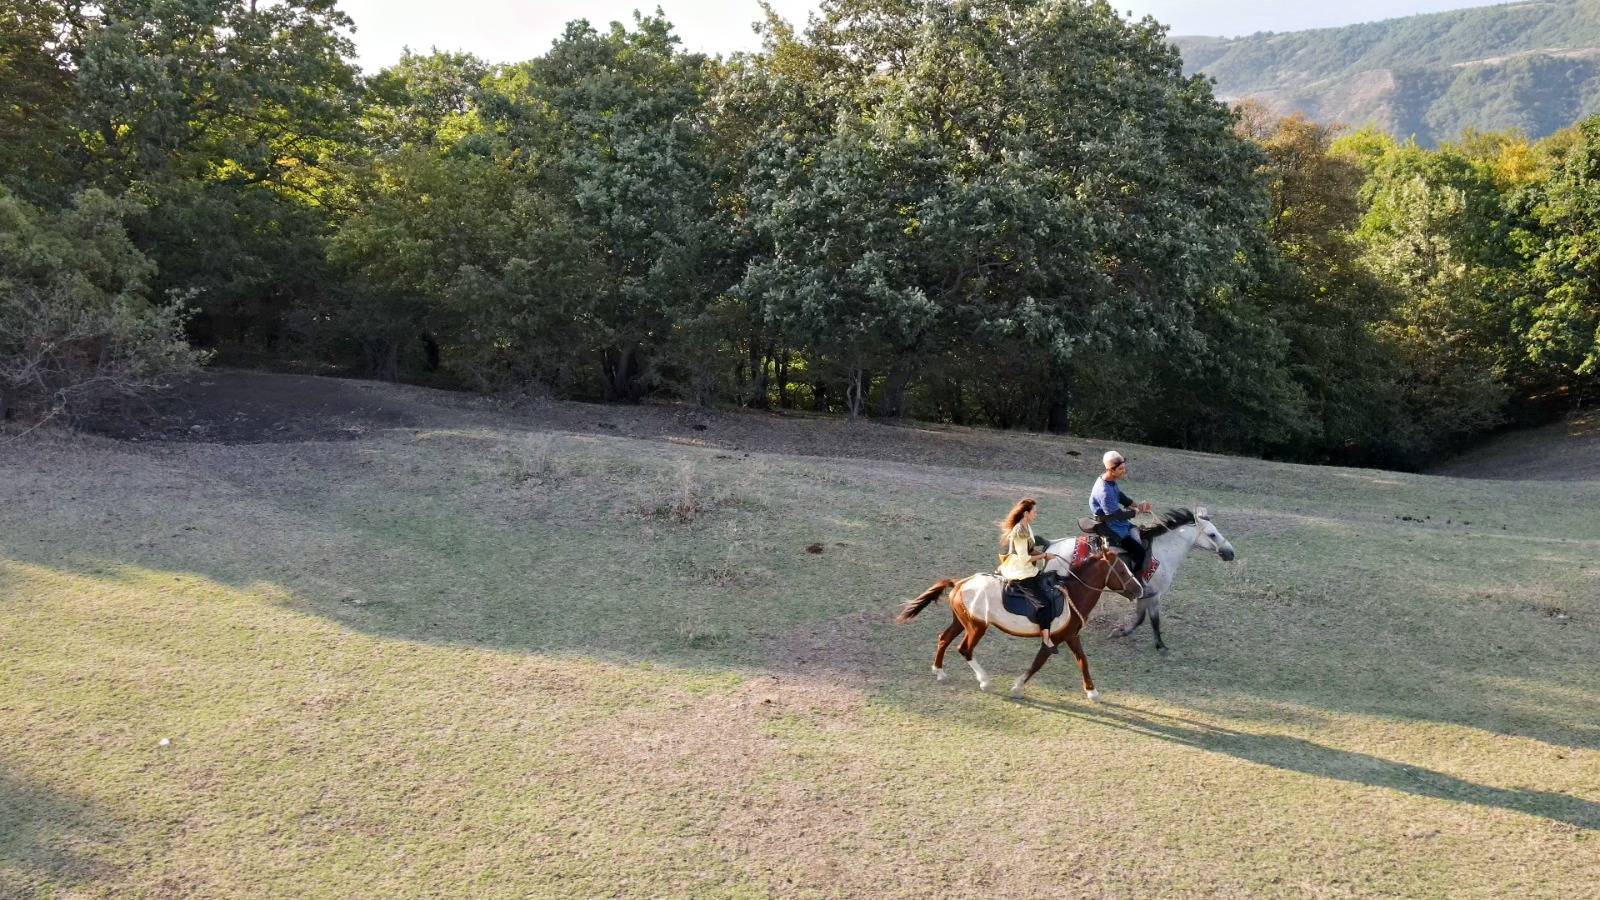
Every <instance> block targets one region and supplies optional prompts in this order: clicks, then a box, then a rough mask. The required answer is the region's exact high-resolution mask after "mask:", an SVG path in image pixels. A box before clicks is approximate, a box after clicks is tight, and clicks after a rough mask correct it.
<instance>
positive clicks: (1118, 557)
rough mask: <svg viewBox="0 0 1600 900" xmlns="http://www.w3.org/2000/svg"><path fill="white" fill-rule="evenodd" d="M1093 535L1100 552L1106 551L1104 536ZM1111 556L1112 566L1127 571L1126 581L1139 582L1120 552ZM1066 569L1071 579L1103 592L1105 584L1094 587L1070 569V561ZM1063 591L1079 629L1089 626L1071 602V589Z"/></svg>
mask: <svg viewBox="0 0 1600 900" xmlns="http://www.w3.org/2000/svg"><path fill="white" fill-rule="evenodd" d="M1095 537H1096V542H1097V543H1099V544H1100V546H1101V552H1102V553H1104V552H1108V550H1107V545H1106V542H1105V539H1104V538H1100V537H1099V536H1098V535H1096V536H1095ZM1111 558H1112V560H1113V563H1112V566H1113V567H1115V566H1121V567H1122V571H1123V572H1125V573H1127V580H1128V581H1131V582H1133V583H1135V584H1137V583H1139V579H1138V577H1137V576H1135V575H1134V574H1133V570H1132V569H1130V568H1128V561H1127V560H1125V559H1123V558H1122V554H1120V553H1112V554H1111ZM1066 570H1067V574H1068V575H1070V576H1072V579H1073V580H1074V581H1076V582H1078V583H1079V584H1081V585H1083V586H1084V587H1086V588H1088V589H1089V590H1091V591H1095V592H1098V593H1103V592H1104V591H1105V589H1106V585H1104V584H1102V585H1100V586H1099V587H1095V586H1094V585H1092V584H1090V583H1089V582H1087V581H1084V580H1083V576H1081V575H1079V574H1078V573H1077V572H1074V571H1072V563H1070V562H1069V563H1067V565H1066ZM1108 571H1109V570H1108ZM1108 580H1109V579H1108ZM1065 593H1066V600H1067V608H1068V609H1070V610H1072V612H1073V613H1074V614H1075V615H1077V617H1078V628H1079V629H1080V630H1082V629H1084V628H1088V627H1089V617H1088V616H1086V615H1084V613H1083V610H1081V609H1079V608H1078V605H1077V604H1076V603H1073V602H1072V592H1071V591H1066V592H1065ZM1119 593H1120V592H1119Z"/></svg>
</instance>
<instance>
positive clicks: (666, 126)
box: [0, 0, 1600, 468]
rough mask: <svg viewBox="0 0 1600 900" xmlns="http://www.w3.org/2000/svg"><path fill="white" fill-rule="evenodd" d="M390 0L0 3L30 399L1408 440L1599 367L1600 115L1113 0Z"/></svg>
mask: <svg viewBox="0 0 1600 900" xmlns="http://www.w3.org/2000/svg"><path fill="white" fill-rule="evenodd" d="M356 24H358V23H352V22H351V21H350V19H349V18H348V17H347V16H346V15H345V14H343V13H342V12H341V11H340V10H339V8H338V5H337V3H335V2H334V0H284V2H275V3H270V4H267V3H262V4H257V3H255V2H243V0H109V2H99V3H81V2H71V0H22V2H16V0H3V2H0V415H4V416H6V417H11V418H16V419H22V420H39V419H49V418H56V417H60V418H63V419H65V420H69V421H70V420H71V419H73V418H74V417H76V416H79V415H81V414H83V413H84V412H86V411H88V410H91V409H98V408H103V407H105V406H106V405H108V404H111V405H116V404H126V402H127V400H128V398H135V397H139V396H142V395H144V394H146V393H148V392H149V391H151V390H154V389H157V388H158V387H159V386H161V385H162V384H164V383H167V382H168V381H169V380H170V379H172V378H174V377H178V376H181V375H183V374H185V373H187V372H191V371H193V370H194V369H195V368H196V367H199V366H202V365H206V364H228V365H247V366H257V367H267V368H294V369H297V370H310V371H318V372H330V373H340V374H348V375H356V376H362V377H372V378H379V379H389V380H404V381H415V382H420V383H425V384H432V385H436V386H447V387H454V388H460V389H466V390H476V391H483V392H493V393H504V394H533V395H538V396H552V397H558V398H571V399H580V400H593V401H606V402H617V403H635V402H641V401H646V400H650V401H655V400H669V401H678V402H684V403H691V404H702V405H719V406H729V407H750V408H761V409H789V410H799V411H812V412H818V413H828V414H837V415H842V416H848V417H850V418H852V419H853V418H856V417H862V416H866V417H875V418H884V419H901V418H905V419H921V420H931V421H939V422H947V423H955V424H970V425H985V426H993V427H997V428H1026V429H1034V430H1048V431H1052V432H1066V431H1072V432H1077V433H1093V434H1096V435H1101V436H1106V437H1121V438H1124V439H1128V440H1136V441H1142V442H1148V443H1155V444H1162V445H1168V446H1177V447H1187V448H1197V449H1205V450H1213V451H1219V452H1229V453H1242V454H1251V455H1260V456H1266V457H1271V458H1280V459H1293V460H1305V461H1317V462H1324V461H1326V462H1339V463H1349V464H1374V465H1387V466H1394V467H1400V468H1414V467H1420V466H1423V465H1425V464H1427V463H1428V462H1429V461H1430V460H1433V459H1436V458H1438V457H1439V456H1441V455H1442V454H1445V453H1448V452H1450V451H1452V450H1455V449H1458V448H1460V447H1461V446H1463V445H1465V444H1466V443H1468V442H1470V441H1472V440H1473V439H1474V438H1476V437H1479V436H1482V435H1484V434H1486V433H1488V432H1490V431H1492V430H1494V429H1496V428H1499V427H1502V426H1505V425H1510V424H1523V423H1531V422H1536V421H1541V420H1544V419H1547V418H1549V417H1551V416H1555V415H1559V414H1561V413H1563V412H1566V411H1568V410H1570V409H1571V408H1572V407H1573V406H1575V405H1577V404H1580V403H1583V402H1585V401H1586V400H1589V399H1592V398H1593V396H1594V395H1595V393H1596V388H1597V387H1600V369H1597V367H1600V247H1597V246H1596V242H1597V240H1600V238H1597V237H1596V235H1597V233H1600V231H1597V225H1600V117H1597V118H1594V119H1590V120H1586V121H1580V122H1576V123H1573V124H1572V125H1571V127H1568V128H1565V129H1563V130H1561V131H1559V132H1557V133H1555V134H1553V135H1551V136H1548V137H1545V138H1543V139H1540V140H1538V141H1530V140H1529V139H1528V138H1526V137H1525V136H1523V135H1522V134H1520V133H1517V132H1481V131H1466V132H1462V133H1460V134H1459V135H1458V136H1457V138H1456V139H1455V140H1452V141H1447V142H1444V143H1442V144H1440V145H1439V146H1438V147H1436V148H1424V147H1421V146H1419V145H1418V144H1416V143H1415V142H1411V141H1399V140H1396V139H1394V138H1393V137H1390V136H1388V135H1386V134H1384V133H1381V132H1379V131H1377V130H1375V129H1373V128H1370V127H1369V128H1362V129H1354V130H1351V129H1343V128H1340V127H1339V126H1337V125H1330V124H1321V123H1317V122H1313V121H1310V120H1308V119H1305V118H1303V117H1298V116H1291V117H1287V118H1282V117H1277V116H1275V115H1272V114H1270V113H1269V112H1268V111H1267V110H1266V109H1265V108H1264V107H1261V106H1259V105H1255V104H1251V103H1248V102H1247V103H1244V104H1239V105H1235V106H1229V105H1228V104H1225V103H1222V102H1220V101H1219V100H1218V99H1217V97H1216V95H1215V92H1214V86H1213V84H1212V82H1211V81H1210V80H1209V79H1207V78H1206V77H1204V76H1197V75H1185V74H1184V66H1183V60H1182V58H1181V57H1180V55H1179V52H1178V50H1177V49H1176V48H1175V47H1174V46H1173V45H1172V43H1171V42H1170V40H1169V36H1168V34H1167V32H1166V30H1165V28H1164V27H1163V26H1161V25H1160V24H1159V23H1157V22H1156V21H1154V20H1152V19H1144V20H1140V21H1129V20H1127V19H1125V18H1123V17H1122V16H1121V15H1119V14H1118V13H1117V12H1116V11H1115V9H1114V7H1112V6H1111V5H1110V4H1108V3H1106V2H1103V0H969V2H960V3H954V2H911V0H826V2H824V3H823V4H822V6H821V9H820V11H819V13H818V14H817V16H816V18H815V19H814V20H813V21H812V22H810V23H808V24H806V25H805V26H804V27H802V26H800V25H798V24H792V23H788V22H785V21H782V20H780V19H778V18H777V17H775V16H772V15H771V14H769V16H768V18H767V20H766V21H765V22H763V23H761V24H760V27H761V29H762V33H763V38H764V49H763V50H762V51H761V52H758V53H753V54H738V55H734V56H731V57H728V58H722V57H708V56H705V55H702V54H697V53H692V52H688V51H686V50H685V49H684V48H683V47H682V45H681V42H680V41H679V40H678V39H677V37H676V36H675V34H674V32H673V28H672V26H671V24H670V23H669V22H667V21H666V20H665V19H664V18H663V17H661V16H660V15H659V14H655V15H636V17H635V18H634V20H633V21H631V22H628V23H611V24H609V25H604V26H601V25H596V24H592V23H589V22H586V21H575V22H572V23H570V24H569V25H568V26H567V27H566V30H565V32H564V33H563V34H562V35H561V37H560V38H559V39H557V40H556V41H555V42H554V43H553V45H552V46H550V47H549V48H547V49H545V50H544V52H543V53H542V54H540V55H538V56H534V57H533V58H530V59H528V60H526V61H523V62H519V63H513V64H495V63H490V62H488V61H485V60H481V59H478V58H475V57H473V56H471V55H469V54H464V53H457V52H429V53H408V54H407V55H405V56H404V57H403V58H402V59H401V60H400V61H399V62H398V63H397V64H396V65H394V66H392V67H389V68H386V69H383V70H381V71H378V72H374V73H364V72H362V71H361V70H360V69H359V67H358V66H357V65H356V63H355V50H354V45H353V44H352V42H351V37H350V34H351V28H352V27H353V26H354V25H356Z"/></svg>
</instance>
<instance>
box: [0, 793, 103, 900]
mask: <svg viewBox="0 0 1600 900" xmlns="http://www.w3.org/2000/svg"><path fill="white" fill-rule="evenodd" d="M112 830H113V827H112V826H111V825H110V823H108V822H106V821H104V820H102V819H99V818H97V817H96V816H95V815H94V814H93V813H92V812H91V811H90V810H89V808H88V807H87V806H86V805H85V804H83V803H80V802H77V801H74V800H72V799H70V798H67V797H64V796H62V795H61V794H59V793H56V792H55V791H53V790H51V789H48V788H45V787H42V786H40V785H37V784H33V783H30V782H28V781H25V780H23V779H21V778H18V777H17V776H15V775H13V774H10V773H8V772H5V771H3V770H0V896H6V897H29V896H35V895H37V896H48V895H49V893H50V891H51V890H52V889H58V888H63V887H72V886H74V885H81V884H85V883H87V882H90V881H94V880H97V879H99V878H103V877H105V876H106V875H108V874H110V872H111V867H110V866H108V865H107V864H106V863H104V862H102V861H101V860H98V859H96V858H95V857H94V855H93V853H92V848H94V847H96V846H100V845H103V844H104V843H106V842H107V839H108V837H109V833H110V832H111V831H112Z"/></svg>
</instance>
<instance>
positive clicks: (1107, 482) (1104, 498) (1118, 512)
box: [1089, 450, 1151, 600]
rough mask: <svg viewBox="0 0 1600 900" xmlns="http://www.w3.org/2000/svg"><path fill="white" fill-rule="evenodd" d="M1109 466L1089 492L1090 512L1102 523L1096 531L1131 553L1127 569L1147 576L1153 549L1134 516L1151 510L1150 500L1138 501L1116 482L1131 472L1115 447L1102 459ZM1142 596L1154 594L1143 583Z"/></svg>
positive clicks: (1142, 597)
mask: <svg viewBox="0 0 1600 900" xmlns="http://www.w3.org/2000/svg"><path fill="white" fill-rule="evenodd" d="M1100 461H1101V463H1103V464H1104V465H1105V467H1106V471H1105V474H1104V475H1101V476H1100V477H1099V478H1098V479H1097V480H1096V481H1095V483H1094V490H1093V491H1091V492H1090V494H1089V511H1090V512H1092V513H1094V517H1095V519H1096V520H1097V521H1098V523H1099V524H1097V525H1096V526H1095V531H1096V532H1097V533H1099V534H1100V535H1102V536H1104V537H1105V538H1106V539H1107V540H1109V541H1110V542H1111V543H1112V545H1113V546H1116V547H1121V548H1122V550H1123V551H1124V552H1125V553H1127V555H1128V568H1130V569H1132V570H1133V574H1134V576H1135V577H1136V578H1140V579H1143V578H1144V566H1145V561H1146V560H1147V559H1148V558H1149V555H1150V549H1149V548H1148V547H1146V546H1145V545H1144V541H1143V540H1141V539H1140V537H1139V530H1138V529H1137V528H1134V527H1133V518H1134V516H1137V515H1139V514H1140V513H1147V512H1149V511H1150V504H1149V503H1137V502H1135V501H1134V499H1133V498H1132V497H1129V496H1128V495H1127V494H1125V493H1123V492H1122V487H1121V485H1119V484H1118V483H1117V482H1119V481H1121V480H1122V479H1123V478H1124V477H1126V476H1127V474H1128V460H1127V459H1126V458H1125V457H1124V456H1123V455H1122V454H1121V453H1118V452H1117V451H1115V450H1107V451H1106V453H1105V456H1103V457H1101V458H1100ZM1139 590H1140V595H1139V599H1141V600H1148V599H1149V598H1150V597H1151V593H1150V588H1149V586H1148V585H1145V584H1142V583H1141V584H1140V589H1139Z"/></svg>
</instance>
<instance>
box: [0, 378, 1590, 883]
mask: <svg viewBox="0 0 1600 900" xmlns="http://www.w3.org/2000/svg"><path fill="white" fill-rule="evenodd" d="M362 390H371V391H381V390H392V391H393V392H394V393H392V394H391V395H386V396H387V397H388V400H389V402H391V403H402V402H403V403H405V404H409V405H411V406H412V407H414V409H413V411H412V413H411V414H409V415H408V418H407V421H408V422H409V424H407V425H404V426H398V425H393V426H389V427H371V428H366V429H354V428H353V429H350V433H349V434H348V435H347V436H346V437H347V438H348V439H344V440H337V441H323V440H316V441H311V440H307V441H298V442H292V443H257V444H219V443H206V442H204V441H193V442H184V443H176V442H160V443H151V442H137V443H134V442H119V441H113V440H110V439H106V438H98V437H72V436H67V435H63V434H60V433H51V432H48V431H38V432H34V433H32V434H29V435H26V436H24V437H20V438H15V439H12V438H11V437H8V436H6V435H0V896H5V897H11V896H23V897H29V896H102V895H117V896H180V895H196V896H286V897H351V896H364V897H390V896H418V895H436V894H446V895H456V896H467V895H471V896H507V897H510V896H528V895H560V896H596V895H602V896H694V897H715V896H739V897H745V896H767V895H814V896H845V895H854V896H863V895H871V896H918V897H932V896H956V895H968V896H1081V895H1109V896H1141V897H1142V896H1152V895H1186V894H1200V893H1222V894H1228V895H1241V894H1258V895H1261V894H1264V895H1278V896H1283V895H1296V896H1298V895H1313V896H1358V895H1359V896H1369V895H1385V894H1388V895H1394V894H1404V895H1409V896H1419V895H1420V896H1449V897H1463V896H1489V895H1500V896H1504V895H1518V896H1523V897H1557V896H1568V897H1591V896H1593V895H1594V891H1595V885H1596V884H1600V666H1597V663H1596V661H1597V660H1600V552H1597V551H1600V514H1597V513H1596V512H1595V511H1594V510H1596V509H1597V508H1600V482H1591V481H1571V482H1564V483H1557V482H1515V481H1482V480H1467V479H1457V478H1443V477H1430V476H1421V475H1399V474H1391V473H1385V472H1375V471H1360V470H1348V469H1326V468H1311V467H1301V466H1292V465H1281V464H1272V463H1263V462H1258V461H1251V460H1234V459H1227V458H1222V457H1214V456H1206V455H1201V454H1186V453H1180V452H1176V451H1163V450H1157V449H1146V448H1124V449H1125V450H1127V451H1128V452H1129V455H1130V457H1132V465H1133V474H1132V480H1131V485H1132V491H1133V493H1134V494H1135V495H1136V496H1138V497H1140V498H1141V499H1151V500H1154V501H1156V502H1157V504H1158V505H1189V504H1191V503H1194V502H1196V501H1198V502H1202V503H1205V504H1207V505H1209V506H1212V507H1214V508H1215V509H1216V511H1217V514H1216V523H1217V525H1218V527H1219V528H1221V530H1222V531H1223V532H1224V533H1225V534H1226V535H1227V536H1228V537H1229V538H1230V539H1232V541H1233V543H1234V544H1235V546H1236V548H1237V549H1238V551H1239V554H1240V560H1239V561H1238V562H1235V563H1233V564H1232V565H1228V564H1224V563H1222V562H1220V561H1218V560H1216V559H1214V558H1206V557H1200V556H1196V557H1195V558H1194V559H1192V560H1191V561H1190V562H1189V563H1188V564H1187V566H1186V568H1185V569H1184V571H1183V575H1182V578H1181V580H1180V583H1179V585H1178V587H1177V589H1176V591H1175V592H1174V593H1173V594H1172V595H1170V597H1169V598H1168V599H1167V600H1166V601H1165V602H1164V609H1165V613H1166V615H1165V626H1166V637H1167V640H1168V643H1169V644H1170V645H1171V648H1172V649H1171V652H1170V654H1168V655H1167V656H1165V657H1163V656H1161V655H1159V654H1157V653H1155V652H1154V650H1153V649H1152V648H1151V646H1150V635H1149V632H1148V630H1146V631H1141V632H1140V633H1138V634H1136V635H1135V636H1134V637H1131V638H1126V639H1117V638H1113V637H1111V636H1110V631H1111V628H1112V626H1113V625H1114V624H1115V623H1116V622H1117V621H1118V620H1119V619H1120V618H1122V617H1124V616H1126V615H1127V614H1128V612H1129V607H1130V604H1128V603H1127V602H1126V601H1124V600H1121V599H1120V598H1110V599H1108V600H1107V601H1106V602H1105V603H1104V604H1103V606H1102V608H1101V609H1100V610H1099V611H1097V614H1096V616H1095V617H1094V619H1093V620H1092V621H1091V623H1090V628H1089V629H1088V634H1087V637H1086V646H1087V650H1088V654H1089V658H1090V662H1091V665H1092V667H1093V672H1094V674H1095V677H1096V681H1097V682H1098V683H1099V687H1100V689H1101V691H1102V693H1103V700H1104V702H1102V703H1099V704H1090V703H1089V702H1087V701H1086V700H1085V699H1084V698H1083V696H1082V693H1081V691H1080V690H1078V687H1077V675H1076V671H1075V667H1074V666H1073V665H1072V664H1071V661H1070V659H1068V658H1065V657H1058V658H1057V659H1056V660H1054V661H1052V663H1051V664H1050V666H1049V667H1047V668H1046V669H1045V671H1044V672H1043V673H1042V674H1041V676H1040V678H1039V679H1038V680H1037V681H1036V682H1035V684H1034V686H1033V687H1032V688H1031V690H1030V691H1029V693H1028V695H1027V697H1026V699H1025V700H1023V701H1011V700H1008V699H1005V698H1003V697H1001V696H991V695H987V694H983V693H981V692H979V691H978V689H977V686H976V684H975V682H974V681H973V679H972V678H971V677H970V675H969V674H968V672H967V671H966V669H965V667H964V666H963V665H960V664H959V659H958V658H956V657H954V656H953V655H952V657H951V661H952V663H953V664H952V665H951V667H950V672H951V675H952V678H951V679H950V681H949V682H947V683H946V684H942V685H938V684H935V683H934V682H933V681H932V679H931V677H930V676H929V674H928V665H929V661H930V657H931V653H932V649H933V639H934V636H935V634H936V633H937V631H938V630H939V628H941V627H942V626H943V625H944V624H945V622H946V621H947V619H946V618H945V617H944V615H942V614H941V613H940V611H939V608H935V609H933V610H931V611H930V612H929V613H927V614H925V617H924V618H922V619H919V620H917V621H916V622H914V623H913V624H911V625H909V626H894V625H892V624H891V623H890V617H891V615H892V612H893V610H894V609H895V607H896V605H897V604H898V603H899V602H900V601H902V600H904V599H905V598H907V597H909V596H911V595H913V594H915V593H917V592H919V591H921V590H922V589H923V588H925V587H926V586H927V585H928V584H930V583H932V582H933V581H934V580H936V579H937V578H940V577H946V576H955V575H965V574H970V573H971V572H973V571H977V570H979V569H986V568H988V567H990V566H992V564H993V549H992V547H993V544H994V536H993V530H992V526H991V524H990V523H992V522H993V521H994V520H995V519H996V518H998V517H999V516H1000V515H1001V514H1002V513H1003V512H1004V511H1005V509H1006V507H1007V506H1008V504H1009V503H1011V502H1012V501H1014V500H1015V499H1017V498H1018V497H1020V496H1023V495H1032V496H1036V497H1038V498H1039V499H1040V500H1041V503H1042V507H1041V515H1040V524H1041V525H1042V526H1043V527H1042V528H1041V529H1040V530H1041V531H1042V532H1045V533H1051V532H1060V531H1065V530H1066V529H1067V528H1068V527H1070V524H1071V523H1072V522H1073V521H1074V520H1075V519H1076V517H1077V516H1078V515H1079V513H1080V511H1081V510H1082V508H1083V507H1084V504H1085V502H1086V501H1085V497H1086V492H1087V490H1088V488H1089V486H1090V483H1091V482H1092V480H1093V475H1094V471H1093V470H1094V468H1095V465H1094V464H1093V463H1092V462H1091V459H1092V458H1097V457H1098V451H1099V449H1100V448H1101V444H1100V443H1098V442H1094V441H1084V440H1076V439H1071V440H1057V439H1051V438H1045V437H1042V436H1031V435H1001V434H991V433H984V432H972V431H965V430H959V429H909V428H892V427H887V426H882V425H873V424H863V425H859V426H857V427H856V428H855V429H853V430H852V429H847V428H845V426H843V425H841V424H840V423H837V422H805V421H795V420H791V419H781V418H778V417H762V416H754V415H737V414H723V415H700V414H695V417H694V418H692V419H683V418H682V416H683V415H687V414H686V413H685V414H680V413H678V412H674V411H665V412H663V411H660V410H649V409H645V410H626V409H617V408H593V407H580V406H575V405H546V406H543V407H535V408H534V409H532V410H528V411H522V412H506V413H499V412H495V411H492V410H488V409H481V408H477V407H474V406H471V405H470V404H465V403H464V402H459V401H455V400H449V399H438V398H436V397H435V395H431V394H427V393H425V392H420V391H412V392H402V391H401V389H383V388H378V387H365V388H362ZM675 416H676V417H678V418H674V417H675ZM651 417H654V418H653V419H652V418H651ZM647 420H648V421H655V422H663V423H667V424H666V425H662V426H661V427H654V426H652V427H649V428H646V427H642V426H638V423H639V422H643V421H647ZM669 425H670V427H668V426H669ZM833 452H836V453H838V454H840V455H838V456H830V455H828V454H829V453H833ZM1075 453H1076V454H1079V455H1073V454H1075ZM1401 517H1406V518H1401ZM1412 519H1415V520H1418V521H1411V520H1412ZM814 545H820V549H821V552H820V553H816V552H810V551H809V550H808V548H813V546H814ZM1033 649H1034V648H1033V645H1032V644H1031V643H1030V642H1025V641H1007V640H1006V639H1004V638H1001V637H992V638H990V639H989V640H988V641H986V642H985V643H984V645H983V646H982V648H980V658H982V659H983V660H984V661H985V664H986V666H987V667H988V668H989V670H990V671H991V672H993V673H995V676H996V684H1007V683H1009V681H1008V679H1009V677H1010V676H1011V675H1013V674H1015V673H1017V672H1019V671H1020V670H1021V669H1022V668H1024V667H1025V665H1026V662H1027V660H1028V659H1029V658H1030V657H1031V655H1032V652H1033Z"/></svg>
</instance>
